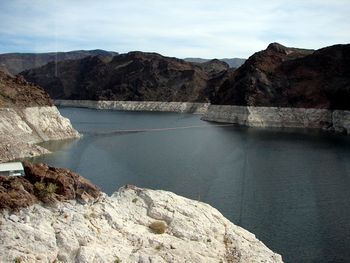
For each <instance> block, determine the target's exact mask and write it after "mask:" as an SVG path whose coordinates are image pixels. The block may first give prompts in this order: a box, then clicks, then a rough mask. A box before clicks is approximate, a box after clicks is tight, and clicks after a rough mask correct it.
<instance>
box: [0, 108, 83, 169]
mask: <svg viewBox="0 0 350 263" xmlns="http://www.w3.org/2000/svg"><path fill="white" fill-rule="evenodd" d="M79 136H80V135H79V133H78V132H77V131H76V130H75V129H74V128H73V127H72V125H71V122H70V120H69V119H67V118H64V117H62V116H61V115H60V113H59V111H58V110H57V108H56V107H55V106H38V107H24V108H23V107H11V108H0V139H1V140H0V163H1V162H6V161H10V160H14V159H19V158H24V157H33V156H37V155H41V154H46V153H49V151H48V150H47V149H45V148H43V147H41V146H38V145H37V144H38V143H41V142H45V141H51V140H63V139H69V138H78V137H79Z"/></svg>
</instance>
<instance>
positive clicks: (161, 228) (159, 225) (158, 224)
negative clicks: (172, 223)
mask: <svg viewBox="0 0 350 263" xmlns="http://www.w3.org/2000/svg"><path fill="white" fill-rule="evenodd" d="M149 228H150V229H151V230H152V231H153V232H154V233H156V234H163V233H164V232H165V230H166V229H167V225H166V224H165V223H164V222H162V221H154V222H153V223H152V224H150V225H149Z"/></svg>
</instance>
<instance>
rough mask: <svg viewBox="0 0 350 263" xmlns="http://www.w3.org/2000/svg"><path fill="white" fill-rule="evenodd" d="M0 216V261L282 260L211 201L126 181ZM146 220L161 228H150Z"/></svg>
mask: <svg viewBox="0 0 350 263" xmlns="http://www.w3.org/2000/svg"><path fill="white" fill-rule="evenodd" d="M0 220H1V221H2V224H1V226H0V228H1V230H0V247H1V249H0V259H1V262H13V260H14V259H21V260H22V262H54V261H55V260H56V262H81V263H82V262H86V263H90V262H108V263H110V262H247V263H248V262H249V263H254V262H282V259H281V256H280V255H278V254H275V253H273V252H272V251H271V250H269V249H268V248H267V247H266V246H265V245H264V244H263V243H262V242H260V241H259V240H257V239H256V238H255V236H254V235H253V234H251V233H249V232H248V231H246V230H244V229H242V228H241V227H238V226H236V225H234V224H232V223H231V222H230V221H228V220H227V219H226V218H224V217H223V216H222V215H221V214H220V213H219V212H218V211H217V210H216V209H214V208H212V207H211V206H209V205H207V204H205V203H201V202H198V201H193V200H189V199H186V198H183V197H180V196H177V195H175V194H173V193H170V192H166V191H155V190H148V189H140V188H137V187H134V186H127V187H124V188H121V189H120V190H119V191H118V192H116V193H114V194H113V195H112V196H111V197H108V196H106V195H102V196H101V197H100V199H99V200H98V201H96V202H94V203H91V202H90V203H87V204H85V205H82V204H80V203H77V202H76V201H69V202H60V203H58V204H57V205H56V206H55V207H43V206H41V205H34V206H31V207H29V208H25V209H22V210H21V211H20V212H18V213H9V212H5V213H3V214H2V215H1V216H0ZM154 222H161V225H163V226H165V228H164V231H159V232H158V233H159V234H157V233H156V232H155V231H154V230H152V229H151V228H150V226H151V225H152V223H153V225H154ZM163 232H164V233H163Z"/></svg>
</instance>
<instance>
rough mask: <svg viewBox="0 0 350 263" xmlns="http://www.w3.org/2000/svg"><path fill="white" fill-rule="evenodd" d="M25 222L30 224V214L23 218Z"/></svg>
mask: <svg viewBox="0 0 350 263" xmlns="http://www.w3.org/2000/svg"><path fill="white" fill-rule="evenodd" d="M23 222H24V223H26V224H28V223H29V222H30V217H29V216H25V217H24V218H23Z"/></svg>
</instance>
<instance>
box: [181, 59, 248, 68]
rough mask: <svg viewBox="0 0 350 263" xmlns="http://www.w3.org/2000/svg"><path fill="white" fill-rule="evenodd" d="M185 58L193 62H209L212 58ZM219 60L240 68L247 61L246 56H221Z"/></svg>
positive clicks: (231, 66)
mask: <svg viewBox="0 0 350 263" xmlns="http://www.w3.org/2000/svg"><path fill="white" fill-rule="evenodd" d="M184 60H185V61H188V62H192V63H204V62H208V61H209V60H210V59H206V58H184ZM219 60H220V61H223V62H225V63H227V64H228V65H229V66H230V68H238V67H240V66H241V65H242V64H243V63H244V62H245V61H246V59H244V58H221V59H219Z"/></svg>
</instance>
